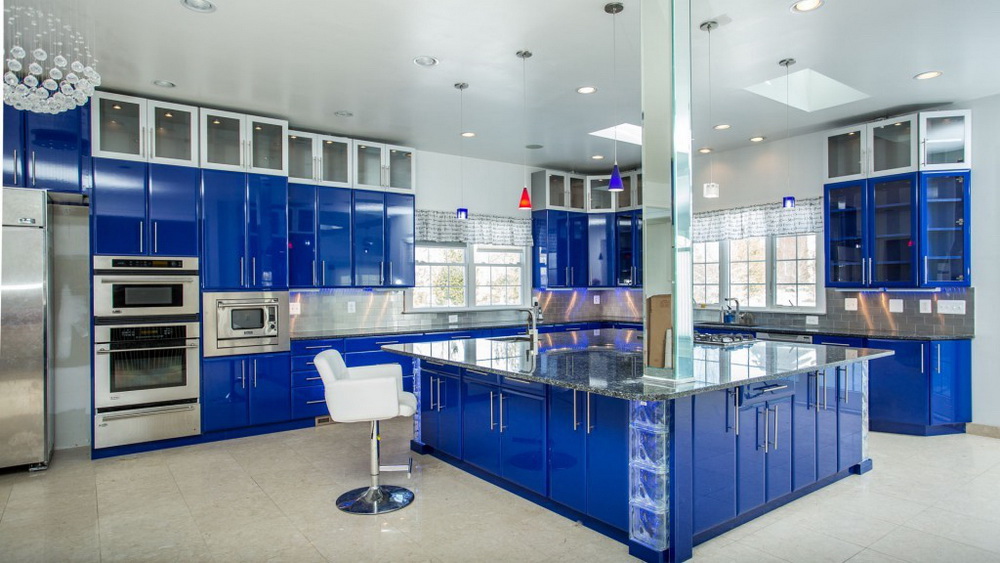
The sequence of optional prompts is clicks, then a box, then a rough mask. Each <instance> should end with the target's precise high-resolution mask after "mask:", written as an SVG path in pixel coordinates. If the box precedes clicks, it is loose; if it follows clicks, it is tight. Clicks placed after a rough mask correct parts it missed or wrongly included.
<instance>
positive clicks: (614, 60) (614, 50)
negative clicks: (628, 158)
mask: <svg viewBox="0 0 1000 563" xmlns="http://www.w3.org/2000/svg"><path fill="white" fill-rule="evenodd" d="M618 11H620V10H618ZM618 11H615V12H614V13H612V14H611V84H612V85H613V87H614V92H613V95H614V97H615V166H618V123H617V122H618Z"/></svg>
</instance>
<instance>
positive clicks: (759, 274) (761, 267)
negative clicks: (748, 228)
mask: <svg viewBox="0 0 1000 563" xmlns="http://www.w3.org/2000/svg"><path fill="white" fill-rule="evenodd" d="M729 297H733V298H736V299H738V300H739V302H740V305H742V306H744V307H767V237H753V238H746V239H739V240H731V241H729Z"/></svg>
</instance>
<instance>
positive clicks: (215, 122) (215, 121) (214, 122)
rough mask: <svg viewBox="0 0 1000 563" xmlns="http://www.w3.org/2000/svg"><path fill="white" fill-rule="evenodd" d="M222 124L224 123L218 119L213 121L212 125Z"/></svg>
mask: <svg viewBox="0 0 1000 563" xmlns="http://www.w3.org/2000/svg"><path fill="white" fill-rule="evenodd" d="M220 123H222V122H221V121H219V120H218V119H213V120H212V125H219V124H220Z"/></svg>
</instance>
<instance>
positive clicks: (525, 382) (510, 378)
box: [504, 377, 534, 385]
mask: <svg viewBox="0 0 1000 563" xmlns="http://www.w3.org/2000/svg"><path fill="white" fill-rule="evenodd" d="M504 380H505V381H514V382H516V383H520V384H522V385H531V384H533V383H534V381H528V380H526V379H518V378H516V377H504Z"/></svg>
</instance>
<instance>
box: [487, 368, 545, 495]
mask: <svg viewBox="0 0 1000 563" xmlns="http://www.w3.org/2000/svg"><path fill="white" fill-rule="evenodd" d="M501 394H502V395H501V396H502V399H501V401H500V409H501V412H500V420H499V421H498V422H500V442H501V444H500V452H501V455H502V459H501V469H500V474H501V475H502V476H503V478H504V479H507V480H509V481H511V482H513V483H517V484H518V485H521V486H522V487H524V488H526V489H530V490H532V491H535V492H536V493H538V494H542V495H544V494H545V493H546V490H545V484H546V463H545V454H546V448H545V398H544V397H536V396H533V395H527V394H522V393H514V392H512V391H509V390H507V389H503V388H501Z"/></svg>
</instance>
